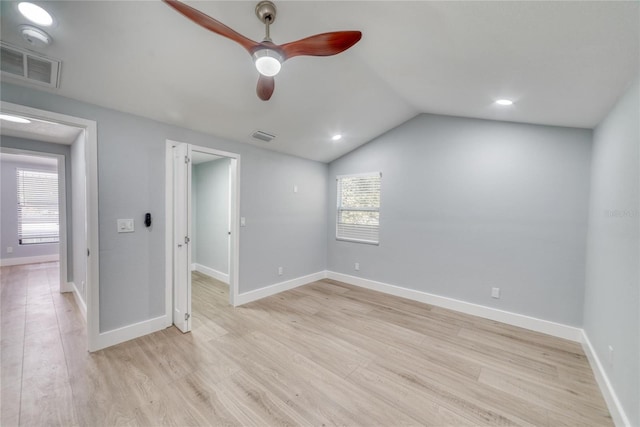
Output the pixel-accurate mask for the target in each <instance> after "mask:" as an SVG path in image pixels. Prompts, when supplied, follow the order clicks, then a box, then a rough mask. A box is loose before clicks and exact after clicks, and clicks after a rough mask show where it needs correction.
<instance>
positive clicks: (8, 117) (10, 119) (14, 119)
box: [0, 114, 31, 124]
mask: <svg viewBox="0 0 640 427" xmlns="http://www.w3.org/2000/svg"><path fill="white" fill-rule="evenodd" d="M0 120H6V121H8V122H13V123H25V124H26V123H31V120H27V119H25V118H24V117H17V116H12V115H10V114H0Z"/></svg>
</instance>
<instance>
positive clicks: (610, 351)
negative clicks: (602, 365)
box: [607, 345, 613, 366]
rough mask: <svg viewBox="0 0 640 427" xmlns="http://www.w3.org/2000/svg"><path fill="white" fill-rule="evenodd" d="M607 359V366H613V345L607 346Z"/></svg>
mask: <svg viewBox="0 0 640 427" xmlns="http://www.w3.org/2000/svg"><path fill="white" fill-rule="evenodd" d="M607 359H608V361H609V366H613V346H611V345H610V346H609V355H608V357H607Z"/></svg>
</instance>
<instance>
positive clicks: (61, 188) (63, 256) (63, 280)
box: [0, 110, 73, 293]
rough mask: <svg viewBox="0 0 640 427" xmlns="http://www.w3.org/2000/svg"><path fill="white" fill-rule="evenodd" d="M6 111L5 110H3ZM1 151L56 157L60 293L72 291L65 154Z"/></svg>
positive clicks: (19, 150)
mask: <svg viewBox="0 0 640 427" xmlns="http://www.w3.org/2000/svg"><path fill="white" fill-rule="evenodd" d="M3 111H4V110H3ZM0 153H5V154H20V155H24V156H32V157H48V158H51V159H56V163H57V166H56V169H57V170H56V173H57V175H58V224H59V227H60V229H59V231H58V234H59V236H58V237H59V243H58V252H59V264H60V287H59V291H60V293H63V292H72V291H73V287H72V285H71V284H70V283H69V282H68V280H69V279H68V277H67V263H68V259H67V184H66V169H65V159H66V157H65V156H64V155H63V154H53V153H47V152H44V151H34V150H24V149H22V148H11V147H0Z"/></svg>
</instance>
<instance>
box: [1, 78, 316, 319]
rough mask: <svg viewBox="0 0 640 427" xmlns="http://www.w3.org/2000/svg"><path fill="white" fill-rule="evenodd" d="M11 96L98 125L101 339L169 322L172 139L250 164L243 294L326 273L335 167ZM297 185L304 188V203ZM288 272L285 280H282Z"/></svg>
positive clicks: (47, 98) (23, 92) (75, 104)
mask: <svg viewBox="0 0 640 427" xmlns="http://www.w3.org/2000/svg"><path fill="white" fill-rule="evenodd" d="M1 89H2V90H1V91H0V96H1V98H2V100H3V101H6V102H12V103H16V104H21V105H26V106H29V107H33V108H40V109H43V110H48V111H55V112H58V113H61V114H68V115H72V116H76V117H82V118H86V119H90V120H95V121H96V122H97V123H98V185H99V194H98V203H99V233H100V330H101V331H109V330H112V329H115V328H118V327H122V326H126V325H130V324H133V323H137V322H140V321H143V320H147V319H151V318H154V317H157V316H161V315H163V314H164V313H165V301H164V296H165V277H164V276H165V275H164V265H165V233H164V226H165V224H164V223H165V215H164V200H165V189H164V177H165V142H166V140H167V139H171V140H175V141H181V142H188V143H191V144H195V145H200V146H205V147H210V148H217V149H221V150H225V151H230V152H234V153H238V154H240V155H241V176H240V215H241V216H244V217H246V223H247V225H246V227H243V228H241V229H240V274H239V281H240V284H239V285H240V292H247V291H250V290H254V289H258V288H261V287H264V286H268V285H272V284H274V283H278V282H281V281H284V280H288V279H292V278H295V277H299V276H303V275H306V274H311V273H315V272H318V271H322V270H324V269H325V266H326V253H327V247H326V234H327V224H326V197H327V166H326V165H325V164H322V163H318V162H313V161H308V160H303V159H300V158H296V157H292V156H287V155H283V154H279V153H275V152H271V151H267V150H263V149H260V148H258V147H254V146H251V145H248V144H239V143H234V142H230V141H226V140H222V139H220V138H217V137H215V136H211V135H206V134H203V133H199V132H194V131H190V130H187V129H184V128H180V127H176V126H171V125H168V124H165V123H160V122H156V121H152V120H149V119H145V118H142V117H138V116H133V115H130V114H126V113H122V112H118V111H114V110H109V109H106V108H102V107H98V106H95V105H91V104H87V103H83V102H79V101H76V100H72V99H69V98H64V97H61V96H57V95H55V94H51V93H48V92H43V91H39V90H36V89H32V88H26V87H22V86H16V85H12V84H7V83H2V84H1ZM256 102H260V101H256ZM250 127H251V126H250V124H248V129H249V128H250ZM294 184H297V185H298V187H299V188H300V190H299V192H298V193H296V194H293V191H292V187H293V185H294ZM145 212H151V214H152V215H153V218H154V222H153V225H152V227H151V228H149V229H146V228H145V227H144V226H143V220H144V214H145ZM118 218H134V219H135V229H136V231H135V232H134V233H120V234H119V233H117V232H116V220H117V219H118ZM278 266H283V267H284V275H282V276H278V274H277V268H278Z"/></svg>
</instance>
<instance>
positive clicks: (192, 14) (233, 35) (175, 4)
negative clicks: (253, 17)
mask: <svg viewBox="0 0 640 427" xmlns="http://www.w3.org/2000/svg"><path fill="white" fill-rule="evenodd" d="M163 1H164V2H165V3H166V4H168V5H169V6H171V7H172V8H174V9H175V10H177V11H178V12H180V13H181V14H183V15H184V16H186V17H187V18H189V19H190V20H192V21H193V22H195V23H196V24H198V25H200V26H201V27H204V28H206V29H207V30H209V31H213V32H214V33H216V34H220V35H221V36H223V37H226V38H228V39H231V40H233V41H234V42H236V43H239V44H240V45H241V46H242V47H244V48H245V49H246V50H247V51H248V52H249V53H252V50H253V49H254V48H255V47H256V46H257V45H258V43H257V42H254V41H253V40H251V39H249V38H247V37H245V36H243V35H242V34H240V33H238V32H236V31H234V30H232V29H231V28H229V27H227V26H226V25H224V24H223V23H222V22H219V21H216V20H215V19H213V18H212V17H210V16H209V15H206V14H204V13H202V12H200V11H199V10H197V9H194V8H192V7H191V6H187V5H186V4H184V3H182V2H179V1H177V0H163Z"/></svg>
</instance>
